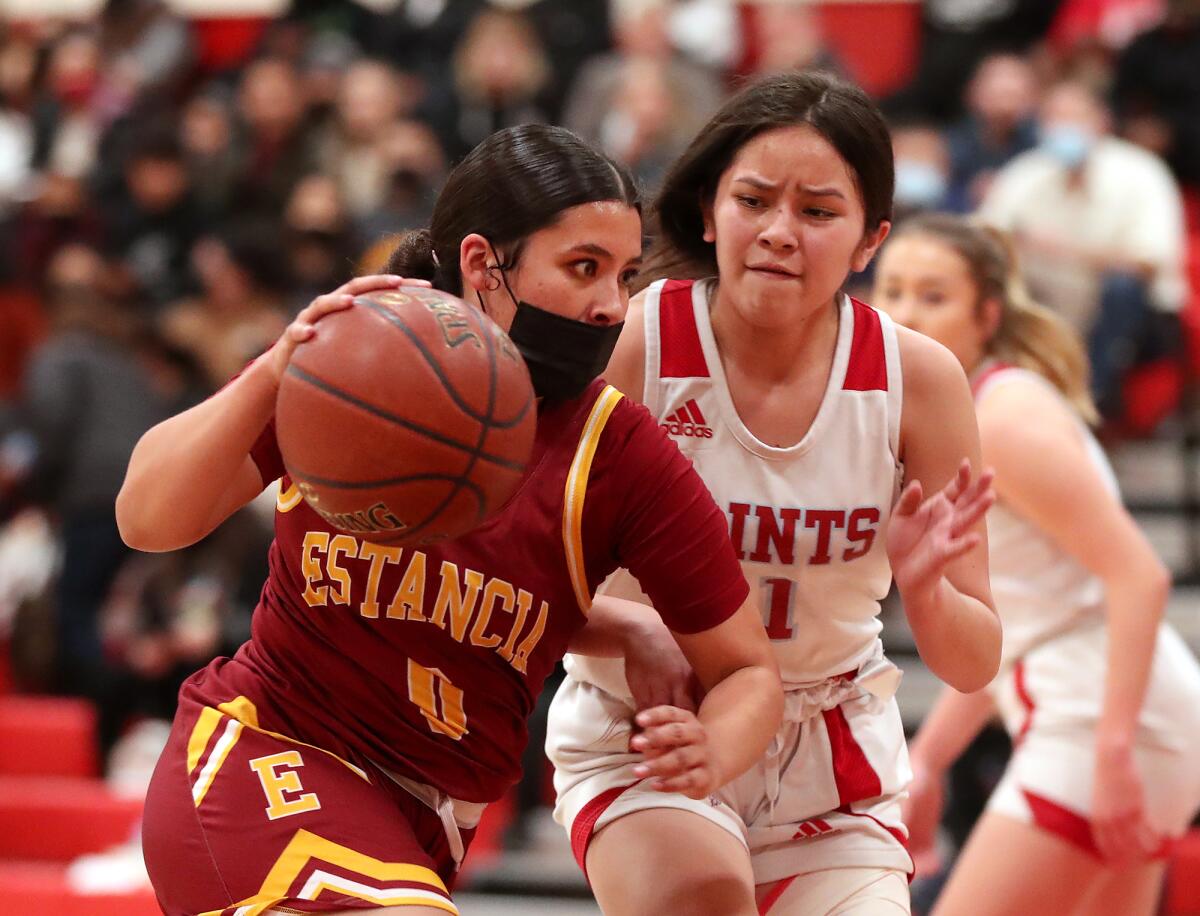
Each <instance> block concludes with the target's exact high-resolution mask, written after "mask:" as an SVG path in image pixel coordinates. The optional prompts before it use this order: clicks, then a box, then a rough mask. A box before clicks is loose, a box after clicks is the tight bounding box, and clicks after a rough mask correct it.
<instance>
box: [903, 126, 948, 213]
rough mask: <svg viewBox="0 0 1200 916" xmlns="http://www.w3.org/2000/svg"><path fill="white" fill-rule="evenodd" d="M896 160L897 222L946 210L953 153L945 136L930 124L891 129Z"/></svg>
mask: <svg viewBox="0 0 1200 916" xmlns="http://www.w3.org/2000/svg"><path fill="white" fill-rule="evenodd" d="M892 150H893V153H894V155H895V157H896V191H895V207H896V219H897V221H899V220H902V219H905V218H907V217H909V216H913V215H915V214H917V213H924V212H926V211H928V210H944V209H946V208H947V206H948V205H949V203H950V201H949V195H950V154H949V152H948V150H947V149H946V141H945V140H944V139H943V138H942V134H941V133H940V132H939V131H938V130H937V129H936V128H934V127H933V126H931V125H924V124H913V125H909V126H905V127H895V128H893V129H892Z"/></svg>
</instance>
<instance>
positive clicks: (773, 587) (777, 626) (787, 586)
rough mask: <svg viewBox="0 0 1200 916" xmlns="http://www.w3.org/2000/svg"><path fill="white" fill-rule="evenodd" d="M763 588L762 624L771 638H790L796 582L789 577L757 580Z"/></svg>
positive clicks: (794, 606)
mask: <svg viewBox="0 0 1200 916" xmlns="http://www.w3.org/2000/svg"><path fill="white" fill-rule="evenodd" d="M759 584H760V585H761V586H762V590H763V603H762V615H763V625H764V626H765V627H766V628H767V637H768V638H769V639H771V640H785V639H791V638H792V636H793V635H794V634H793V631H792V624H793V623H794V622H795V620H794V615H795V609H796V583H795V582H793V581H792V580H791V579H779V578H774V577H771V578H767V577H764V578H762V579H760V580H759Z"/></svg>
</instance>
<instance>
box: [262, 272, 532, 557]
mask: <svg viewBox="0 0 1200 916" xmlns="http://www.w3.org/2000/svg"><path fill="white" fill-rule="evenodd" d="M536 422H537V412H536V410H535V409H534V394H533V386H532V384H531V383H530V380H529V371H528V370H527V369H526V367H525V362H524V360H523V359H522V358H521V355H520V354H519V353H518V352H517V349H516V347H515V346H514V345H513V343H512V341H510V340H509V339H508V336H507V335H506V334H505V333H504V332H503V331H502V330H500V328H499V327H497V326H496V325H495V324H494V323H493V322H492V321H491V320H490V319H489V318H487V316H485V315H484V314H483V313H482V312H480V311H479V310H478V309H475V308H472V307H471V306H469V305H468V304H467V303H465V302H463V301H462V300H461V299H459V298H457V297H455V296H453V295H450V294H449V293H444V292H440V291H439V290H434V289H426V288H424V287H416V286H413V287H401V288H400V289H393V290H384V291H380V292H374V293H367V294H366V295H362V296H359V297H357V298H356V299H355V300H354V304H353V305H352V306H351V307H350V308H348V309H346V310H344V311H340V312H334V313H332V314H330V315H326V316H325V317H324V318H322V319H321V321H320V323H319V324H318V325H317V333H316V334H315V335H314V336H313V337H312V338H311V339H309V340H307V341H305V342H303V343H301V344H300V345H299V346H297V347H296V350H295V352H294V353H293V354H292V358H291V361H290V362H289V363H288V367H287V370H286V372H285V374H284V377H283V380H282V382H281V384H280V386H279V394H278V397H277V401H276V406H275V425H276V436H277V438H278V441H279V449H280V452H281V453H282V455H283V463H284V466H285V467H286V468H287V472H288V474H289V475H290V477H291V478H292V480H293V482H295V484H296V485H297V487H298V488H299V490H300V493H301V494H302V495H303V496H304V499H305V500H306V501H307V502H308V504H309V505H310V506H311V507H312V508H313V509H314V510H316V512H317V513H318V514H319V515H320V516H321V517H322V518H324V519H325V521H327V522H328V523H329V524H330V525H331V526H332V527H334V528H336V529H337V530H339V531H342V532H345V533H346V534H350V535H353V536H354V537H359V538H364V539H366V540H370V541H375V542H378V543H383V544H421V543H428V542H431V541H436V540H441V539H443V538H453V537H457V536H459V535H462V534H465V533H466V532H468V531H470V530H471V529H472V528H475V527H477V526H478V525H480V524H482V523H483V522H484V521H485V520H486V519H487V518H488V516H489V515H491V514H492V513H494V512H495V511H496V510H497V509H499V508H500V507H501V506H503V505H504V503H505V502H506V501H507V500H508V499H509V497H511V496H512V495H513V493H514V492H515V491H516V489H517V486H518V484H519V483H520V480H521V477H522V474H523V473H524V471H525V465H526V463H527V462H528V460H529V455H530V452H531V451H532V448H533V437H534V430H535V426H536Z"/></svg>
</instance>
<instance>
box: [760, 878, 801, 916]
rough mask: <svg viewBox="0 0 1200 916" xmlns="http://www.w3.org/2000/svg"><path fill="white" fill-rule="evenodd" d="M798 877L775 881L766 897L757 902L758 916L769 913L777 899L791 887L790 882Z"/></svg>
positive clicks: (764, 915)
mask: <svg viewBox="0 0 1200 916" xmlns="http://www.w3.org/2000/svg"><path fill="white" fill-rule="evenodd" d="M798 877H799V875H792V876H791V877H790V878H784V879H782V880H780V881H776V882H775V886H774V887H772V888H771V890H770V891H768V892H767V896H765V897H763V899H762V900H760V901H759V904H758V916H767V913H769V912H770V911H771V907H773V906H774V905H775V904H776V902H778V900H779V898H780V897H782V896H783V893H784V891H786V890H787V889H788V888H789V887H791V886H792V882H793V881H795V880H796V878H798Z"/></svg>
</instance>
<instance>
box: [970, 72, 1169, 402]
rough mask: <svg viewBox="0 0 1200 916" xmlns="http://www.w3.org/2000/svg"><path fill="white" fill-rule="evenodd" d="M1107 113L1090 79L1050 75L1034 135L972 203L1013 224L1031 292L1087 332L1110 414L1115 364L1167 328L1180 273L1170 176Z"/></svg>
mask: <svg viewBox="0 0 1200 916" xmlns="http://www.w3.org/2000/svg"><path fill="white" fill-rule="evenodd" d="M1109 125H1110V120H1109V114H1108V111H1107V109H1106V108H1105V106H1104V103H1103V102H1102V101H1101V100H1100V99H1099V98H1098V97H1097V96H1096V95H1095V93H1094V92H1093V91H1092V90H1091V89H1090V88H1088V87H1087V86H1084V85H1083V84H1080V83H1075V82H1063V83H1059V84H1058V85H1056V86H1054V87H1053V88H1052V89H1051V90H1050V91H1049V93H1048V94H1047V96H1046V99H1045V101H1044V102H1043V103H1042V106H1041V111H1040V115H1039V121H1038V130H1039V142H1038V146H1037V147H1036V148H1035V149H1033V150H1030V151H1029V152H1027V153H1023V154H1022V155H1020V156H1018V157H1017V158H1016V159H1014V160H1013V161H1012V162H1010V163H1009V164H1008V165H1007V166H1005V167H1004V168H1003V169H1001V170H1000V171H999V172H998V173H997V174H996V178H995V181H994V182H993V184H992V187H991V189H990V191H989V192H988V195H987V197H986V198H985V199H984V202H983V205H982V207H981V209H980V214H981V216H982V217H983V219H984V220H985V221H986V222H988V223H991V224H993V225H995V226H997V227H999V228H1001V229H1006V230H1009V231H1010V232H1012V233H1013V235H1014V238H1015V241H1016V244H1017V247H1018V253H1019V255H1020V258H1021V261H1022V263H1023V264H1024V271H1025V275H1026V279H1027V280H1028V282H1029V284H1030V286H1031V288H1032V290H1033V292H1034V295H1035V296H1037V297H1038V298H1039V299H1040V300H1041V301H1043V302H1046V303H1047V304H1048V305H1050V306H1051V307H1052V308H1055V309H1057V310H1058V311H1060V312H1061V313H1062V314H1063V315H1064V316H1065V317H1066V318H1067V319H1068V321H1070V322H1071V323H1072V324H1073V325H1074V326H1075V327H1076V329H1078V330H1079V331H1080V333H1081V334H1083V335H1084V336H1085V337H1086V338H1087V342H1088V356H1089V358H1090V360H1091V364H1092V373H1093V376H1092V390H1093V394H1094V396H1095V399H1096V402H1097V405H1098V406H1099V408H1100V412H1101V414H1103V415H1104V416H1105V417H1107V418H1115V417H1117V416H1119V414H1120V411H1121V407H1122V405H1121V400H1120V392H1121V383H1122V380H1123V378H1124V376H1125V374H1126V372H1127V371H1128V370H1129V369H1130V368H1132V367H1133V366H1134V365H1135V364H1136V363H1137V362H1138V361H1141V360H1145V359H1152V358H1157V357H1159V356H1162V355H1165V354H1166V353H1168V352H1170V349H1171V347H1172V346H1173V342H1174V341H1175V340H1177V339H1178V330H1177V328H1178V318H1177V313H1178V312H1179V310H1180V308H1181V307H1182V306H1183V303H1184V297H1185V294H1186V282H1185V279H1184V275H1183V253H1184V223H1183V205H1182V201H1181V198H1180V193H1179V188H1178V186H1177V185H1176V183H1175V180H1174V178H1173V177H1172V175H1171V173H1170V171H1169V170H1168V169H1167V167H1166V165H1164V164H1163V162H1162V160H1160V159H1159V158H1158V157H1157V156H1154V155H1153V154H1152V153H1148V152H1147V151H1145V150H1144V149H1141V148H1140V147H1137V146H1135V145H1134V144H1132V143H1129V142H1127V141H1125V140H1121V139H1119V138H1116V137H1113V136H1111V134H1110V132H1109Z"/></svg>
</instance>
